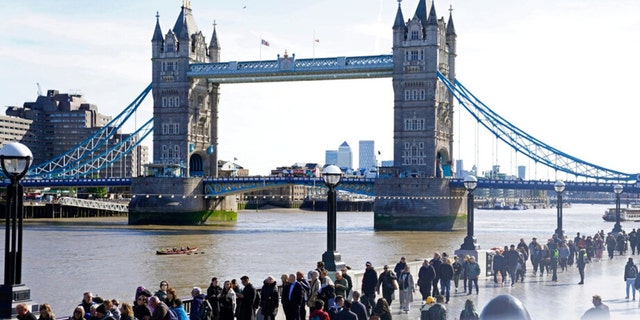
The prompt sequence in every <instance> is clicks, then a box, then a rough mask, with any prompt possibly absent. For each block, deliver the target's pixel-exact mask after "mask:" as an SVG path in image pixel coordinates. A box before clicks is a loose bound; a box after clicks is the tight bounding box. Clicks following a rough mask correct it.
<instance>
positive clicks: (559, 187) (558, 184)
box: [553, 180, 565, 240]
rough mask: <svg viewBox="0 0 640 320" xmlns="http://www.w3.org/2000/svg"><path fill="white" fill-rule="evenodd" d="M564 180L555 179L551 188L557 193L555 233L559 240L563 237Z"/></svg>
mask: <svg viewBox="0 0 640 320" xmlns="http://www.w3.org/2000/svg"><path fill="white" fill-rule="evenodd" d="M564 188H565V185H564V182H562V181H561V180H558V181H556V183H555V184H554V185H553V189H554V190H556V192H557V193H558V203H557V205H556V207H558V228H557V229H556V235H558V238H559V239H560V240H562V239H564V234H563V231H562V206H563V205H562V192H564Z"/></svg>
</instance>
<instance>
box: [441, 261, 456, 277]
mask: <svg viewBox="0 0 640 320" xmlns="http://www.w3.org/2000/svg"><path fill="white" fill-rule="evenodd" d="M451 279H453V266H452V265H450V264H448V263H443V264H442V265H441V266H440V280H444V281H450V280H451Z"/></svg>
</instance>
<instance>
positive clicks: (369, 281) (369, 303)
mask: <svg viewBox="0 0 640 320" xmlns="http://www.w3.org/2000/svg"><path fill="white" fill-rule="evenodd" d="M377 284H378V273H377V272H376V270H375V269H374V268H373V265H372V264H371V262H369V261H367V263H366V264H365V271H364V275H363V276H362V286H361V288H362V294H363V295H364V298H365V299H364V306H365V307H366V308H367V311H368V313H369V314H371V309H373V307H374V306H375V304H376V285H377Z"/></svg>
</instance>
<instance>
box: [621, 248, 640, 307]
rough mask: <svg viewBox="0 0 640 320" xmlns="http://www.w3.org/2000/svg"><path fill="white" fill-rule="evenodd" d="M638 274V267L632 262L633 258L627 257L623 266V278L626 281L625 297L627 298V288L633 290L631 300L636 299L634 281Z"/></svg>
mask: <svg viewBox="0 0 640 320" xmlns="http://www.w3.org/2000/svg"><path fill="white" fill-rule="evenodd" d="M637 275H638V267H637V266H636V265H635V264H634V263H633V258H631V257H629V260H628V261H627V264H626V265H625V266H624V280H625V281H626V282H627V285H626V291H627V296H626V297H625V299H627V300H628V299H629V288H631V291H633V300H636V290H635V282H636V276H637Z"/></svg>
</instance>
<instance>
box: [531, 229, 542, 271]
mask: <svg viewBox="0 0 640 320" xmlns="http://www.w3.org/2000/svg"><path fill="white" fill-rule="evenodd" d="M538 246H539V244H538V239H537V238H535V237H534V238H532V239H531V242H530V243H529V257H530V259H531V266H532V267H533V275H534V276H535V275H536V273H537V272H538V266H539V265H540V258H541V256H540V255H541V252H540V248H538Z"/></svg>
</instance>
